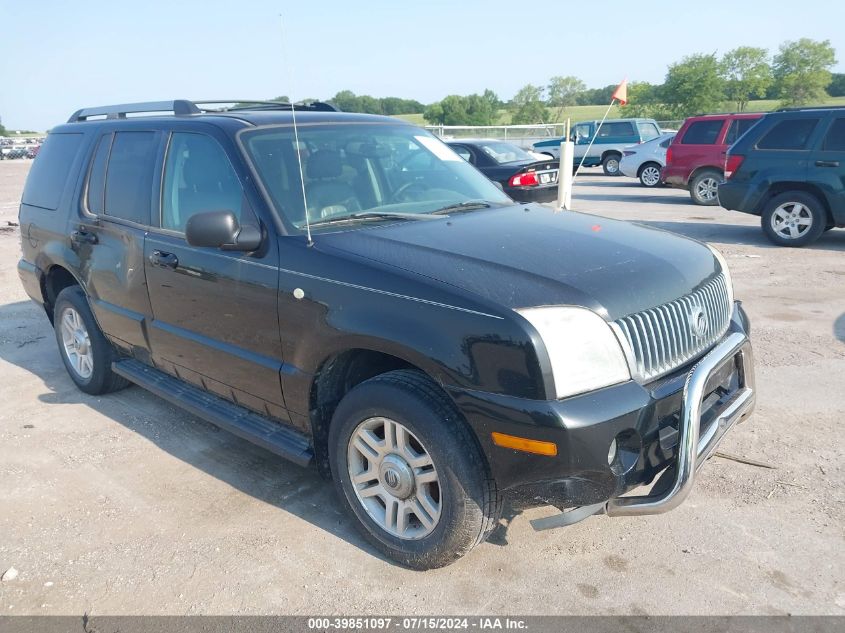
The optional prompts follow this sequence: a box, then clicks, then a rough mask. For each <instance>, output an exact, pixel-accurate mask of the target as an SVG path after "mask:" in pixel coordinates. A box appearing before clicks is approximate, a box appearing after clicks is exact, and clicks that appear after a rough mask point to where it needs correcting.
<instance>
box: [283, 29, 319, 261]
mask: <svg viewBox="0 0 845 633" xmlns="http://www.w3.org/2000/svg"><path fill="white" fill-rule="evenodd" d="M279 22H280V28H281V34H282V55H283V56H284V58H285V68H286V70H287V75H288V86H289V87H290V92H291V94H295V92H294V89H293V71H292V70H291V64H290V63H289V60H290V57H288V54H287V44H286V41H285V21H284V18H283V17H282V15H281V13H280V14H279ZM290 115H291V117H292V118H293V140H294V144H295V145H296V147H294V152H295V153H296V162H297V164H298V165H299V184H300V185H301V186H302V206H303V207H305V233H306V235H307V236H308V246H313V245H314V240H312V239H311V221H310V220H309V219H308V200H307V199H306V198H305V173H304V172H303V171H302V154H301V153H300V151H299V130H298V129H297V127H296V108H295V107H293V104H291V108H290Z"/></svg>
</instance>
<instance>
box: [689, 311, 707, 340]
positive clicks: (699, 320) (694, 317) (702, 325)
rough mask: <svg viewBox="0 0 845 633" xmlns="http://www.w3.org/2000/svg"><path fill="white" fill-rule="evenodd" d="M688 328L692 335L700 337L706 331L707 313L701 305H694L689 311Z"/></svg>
mask: <svg viewBox="0 0 845 633" xmlns="http://www.w3.org/2000/svg"><path fill="white" fill-rule="evenodd" d="M689 323H690V330H692V333H693V335H694V336H696V337H698V338H701V337H703V336H704V335H705V334H706V333H707V325H708V321H707V313H706V312H704V308H702V307H701V306H695V307H694V308H693V309H692V310H690V313H689Z"/></svg>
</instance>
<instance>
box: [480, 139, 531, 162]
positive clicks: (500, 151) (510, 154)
mask: <svg viewBox="0 0 845 633" xmlns="http://www.w3.org/2000/svg"><path fill="white" fill-rule="evenodd" d="M478 146H479V147H480V148H481V150H482V151H483V152H484V153H485V154H487V155H488V156H489V157H490V158H492V159H493V160H495V161H496V162H497V163H499V164H502V163H515V162H518V161H519V162H522V161H526V160H532V161H533V160H536V159H535V158H534V157H533V156H531V154H529V153H528V152H526V151H525V150H524V149H522V148H519V147H517V146H516V145H511V144H510V143H501V142H495V141H490V142H486V141H485V142H484V143H479V144H478Z"/></svg>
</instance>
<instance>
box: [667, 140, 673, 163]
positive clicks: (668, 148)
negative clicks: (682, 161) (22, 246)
mask: <svg viewBox="0 0 845 633" xmlns="http://www.w3.org/2000/svg"><path fill="white" fill-rule="evenodd" d="M671 162H672V146H671V145H670V146H669V147H667V148H666V164H667V165H668V164H669V163H671Z"/></svg>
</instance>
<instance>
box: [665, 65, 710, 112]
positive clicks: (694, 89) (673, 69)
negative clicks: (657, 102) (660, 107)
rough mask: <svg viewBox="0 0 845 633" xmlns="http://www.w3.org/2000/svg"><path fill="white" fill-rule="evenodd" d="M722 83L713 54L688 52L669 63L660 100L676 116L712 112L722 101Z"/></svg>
mask: <svg viewBox="0 0 845 633" xmlns="http://www.w3.org/2000/svg"><path fill="white" fill-rule="evenodd" d="M724 86H725V82H724V80H723V79H722V76H721V73H720V67H719V61H718V60H717V59H716V55H715V53H714V54H711V55H703V54H698V55H689V56H688V57H684V58H683V59H682V60H681V61H680V62H677V63H675V64H671V65H670V66H669V70H668V72H667V73H666V81H665V82H664V84H663V90H662V93H663V95H662V99H663V102H664V103H665V104H666V105H667V106H668V108H669V110H670V111H671V112H672V114H673V115H674V116H676V117H678V118H684V117H688V116H691V115H693V114H700V113H704V112H713V111H715V110H718V109H719V107H720V106H721V105H722V102H723V101H724V100H725V92H724Z"/></svg>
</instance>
